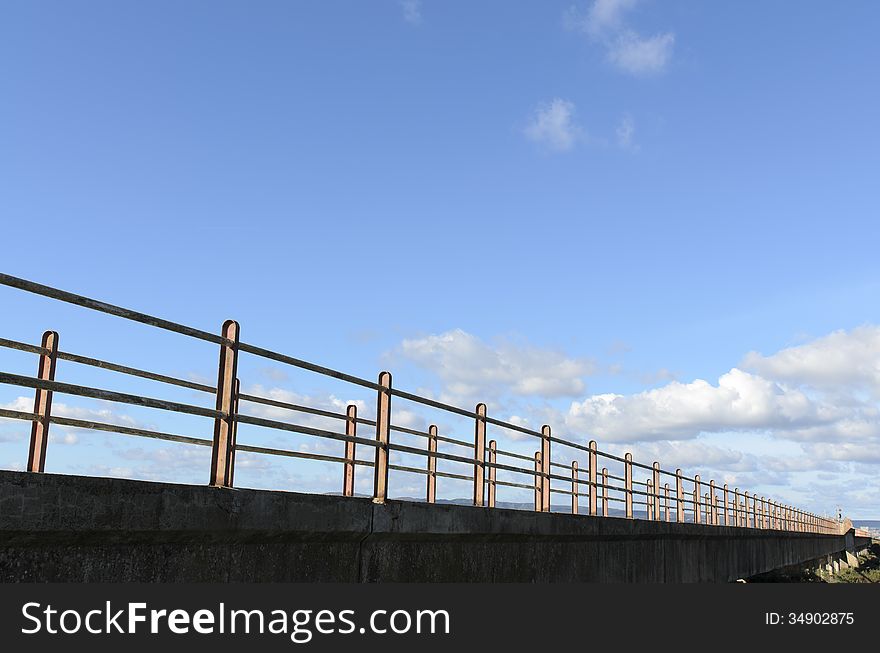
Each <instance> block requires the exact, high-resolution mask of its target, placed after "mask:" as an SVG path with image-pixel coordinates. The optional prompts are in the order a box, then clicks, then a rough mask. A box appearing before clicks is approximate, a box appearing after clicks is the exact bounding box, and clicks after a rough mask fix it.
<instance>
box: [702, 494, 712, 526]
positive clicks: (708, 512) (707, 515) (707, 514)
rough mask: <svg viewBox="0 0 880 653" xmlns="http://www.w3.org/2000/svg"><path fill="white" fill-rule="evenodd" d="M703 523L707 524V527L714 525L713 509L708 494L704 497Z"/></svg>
mask: <svg viewBox="0 0 880 653" xmlns="http://www.w3.org/2000/svg"><path fill="white" fill-rule="evenodd" d="M703 521H704V522H706V526H711V525H712V508H711V507H710V506H709V493H708V492H706V494H705V496H704V497H703Z"/></svg>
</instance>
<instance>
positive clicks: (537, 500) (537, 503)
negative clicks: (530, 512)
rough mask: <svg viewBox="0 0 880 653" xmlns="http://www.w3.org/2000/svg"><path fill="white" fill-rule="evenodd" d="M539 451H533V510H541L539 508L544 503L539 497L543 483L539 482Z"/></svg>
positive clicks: (540, 467)
mask: <svg viewBox="0 0 880 653" xmlns="http://www.w3.org/2000/svg"><path fill="white" fill-rule="evenodd" d="M541 469H542V466H541V452H540V451H536V452H535V512H541V508H542V507H543V505H544V502H543V500H542V499H541V488H542V487H543V484H542V483H541Z"/></svg>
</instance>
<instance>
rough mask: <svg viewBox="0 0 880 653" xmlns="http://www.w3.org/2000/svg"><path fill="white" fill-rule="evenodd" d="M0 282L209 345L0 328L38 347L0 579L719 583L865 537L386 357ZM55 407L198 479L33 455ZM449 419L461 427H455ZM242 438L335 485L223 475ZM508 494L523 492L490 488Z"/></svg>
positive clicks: (69, 423) (841, 559) (2, 375)
mask: <svg viewBox="0 0 880 653" xmlns="http://www.w3.org/2000/svg"><path fill="white" fill-rule="evenodd" d="M0 284H2V285H4V286H8V287H10V288H14V289H17V290H19V291H22V292H25V293H30V294H35V295H39V296H42V297H44V298H47V299H51V300H53V301H54V302H56V303H57V302H61V303H66V304H72V305H74V306H77V307H80V308H82V309H86V310H88V311H91V312H93V313H103V314H106V315H110V316H115V317H117V318H122V319H123V320H124V321H125V322H126V323H140V324H142V325H146V326H148V327H150V328H151V329H153V330H158V331H163V332H171V333H173V334H176V335H177V336H183V337H185V338H186V339H190V340H195V341H199V342H201V343H207V344H208V345H210V346H211V347H212V348H214V357H215V360H217V359H219V362H218V363H217V364H216V370H217V382H216V384H214V385H209V384H207V383H203V382H197V381H193V380H189V379H183V378H179V377H177V376H172V375H169V374H166V373H160V372H156V371H151V370H146V369H142V368H139V367H133V366H130V365H125V364H121V363H118V362H111V361H107V360H103V359H100V358H94V357H91V356H88V355H85V354H83V353H74V352H70V351H66V350H64V349H62V348H61V347H60V340H61V336H60V334H59V333H58V332H56V331H51V330H50V331H46V332H45V333H43V335H42V338H41V340H40V342H39V344H36V343H28V342H23V341H20V340H11V339H5V338H0V348H4V349H6V350H17V351H19V352H23V353H25V354H31V355H34V356H35V357H36V366H35V367H36V374H35V375H34V376H30V375H24V374H15V373H12V372H7V371H0V383H2V384H6V385H11V386H14V387H18V388H23V389H26V390H27V391H28V392H32V393H33V396H34V408H33V411H31V412H27V411H23V410H13V409H11V408H2V409H0V417H3V418H7V419H10V420H17V421H19V422H22V423H30V439H29V448H28V460H27V466H26V470H25V471H23V472H17V471H2V472H0V533H2V537H3V542H4V546H3V547H2V551H0V581H15V580H37V581H38V580H65V581H69V580H73V581H76V580H197V581H214V580H239V581H296V580H298V581H302V580H327V581H477V580H481V581H643V582H644V581H654V582H672V581H716V582H717V581H733V580H737V579H741V578H749V577H752V576H755V575H757V574H762V573H765V572H768V571H772V570H775V569H780V568H784V567H792V566H807V565H810V566H823V567H824V566H829V567H832V568H833V567H835V566H837V567H839V566H840V565H841V564H844V565H845V564H851V563H854V562H855V559H854V554H855V553H856V552H857V551H859V550H860V549H862V548H864V547H865V546H867V545H868V544H869V543H870V538H869V537H868V534H867V533H866V532H865V531H861V530H859V529H854V528H852V524H851V523H850V522H849V521H848V520H844V521H842V522H839V521H838V520H836V519H829V518H827V517H823V516H820V515H817V514H814V513H812V512H810V511H808V510H805V509H802V508H799V507H796V506H792V505H788V504H786V503H783V502H780V501H778V500H776V499H774V498H772V497H766V496H758V495H757V494H756V493H754V492H749V491H748V490H746V489H740V488H738V487H734V488H729V487H728V486H727V484H719V483H716V482H715V481H714V479H709V480H708V481H706V480H704V479H702V478H701V477H700V476H699V475H694V476H688V475H687V474H685V473H684V472H683V470H681V469H674V470H672V469H666V468H664V467H663V466H662V465H661V463H660V462H659V461H652V462H651V463H647V462H639V461H635V460H633V456H632V455H631V454H630V453H623V454H622V455H618V454H616V453H611V452H608V451H602V450H600V449H599V447H598V444H597V442H596V441H594V440H590V441H577V440H576V439H572V438H571V437H569V438H565V437H560V436H559V435H557V434H554V432H553V430H552V428H551V425H545V426H543V427H542V428H541V429H540V430H534V429H531V428H528V427H525V426H523V425H521V424H516V423H513V422H511V421H505V420H502V419H498V418H496V417H494V416H492V415H490V414H489V413H488V410H487V406H486V404H484V403H479V404H477V405H476V406H475V407H474V408H473V409H466V408H462V407H459V406H453V405H450V404H447V403H444V402H441V401H438V400H437V399H435V398H431V397H428V396H424V394H418V393H413V392H408V391H405V390H402V389H400V388H397V387H395V386H394V385H393V384H392V377H391V374H390V373H389V372H381V373H380V374H379V375H378V378H377V380H376V381H372V380H368V379H365V378H360V377H357V376H354V375H351V374H347V373H345V372H341V371H338V370H335V369H332V368H329V367H325V366H322V365H318V364H315V363H311V362H308V361H305V360H301V359H299V358H295V357H293V356H290V355H288V354H285V353H280V352H277V351H274V350H271V349H266V348H263V347H260V346H256V345H253V344H250V343H247V342H245V341H244V340H242V338H241V327H240V325H239V324H238V323H237V322H235V321H233V320H227V321H226V322H224V323H223V325H222V327H221V329H220V331H219V333H211V332H208V331H204V330H201V329H197V328H194V327H190V326H186V325H183V324H179V323H176V322H171V321H169V320H166V319H163V318H159V317H155V316H151V315H148V314H145V313H141V312H137V311H134V310H130V309H126V308H122V307H119V306H116V305H113V304H108V303H105V302H101V301H98V300H94V299H91V298H88V297H84V296H81V295H76V294H74V293H70V292H67V291H63V290H59V289H57V288H52V287H49V286H45V285H41V284H37V283H34V282H31V281H27V280H24V279H20V278H17V277H13V276H10V275H6V274H0ZM245 357H249V358H250V359H251V360H252V362H253V361H254V360H256V361H271V362H272V363H273V364H280V365H283V366H286V367H289V368H293V369H295V370H297V371H298V372H301V373H305V374H309V375H314V376H317V377H323V378H327V379H331V380H333V382H335V383H341V384H344V385H345V386H346V387H351V388H355V389H357V391H359V392H362V393H366V396H367V397H368V398H370V397H371V398H372V402H373V405H375V407H376V408H375V411H374V412H372V413H371V414H369V416H367V415H364V414H359V408H358V406H359V405H360V406H361V412H362V413H363V412H365V411H364V407H365V406H367V405H368V404H367V403H366V402H360V403H350V404H348V405H347V406H346V407H345V410H328V409H327V408H326V407H320V406H316V405H306V404H304V403H303V404H301V403H293V402H291V401H286V400H283V399H279V398H278V397H274V396H266V394H260V393H257V392H255V391H252V392H245V391H243V389H242V388H247V385H244V386H243V385H242V380H241V378H240V376H241V375H240V369H241V367H242V365H241V363H242V360H243V359H244V358H245ZM59 361H64V362H65V363H72V364H73V365H74V366H85V367H90V368H97V369H101V370H103V371H105V372H110V373H113V374H116V375H120V376H124V377H129V378H137V379H140V380H144V381H149V382H151V383H155V384H157V385H156V387H157V388H158V387H160V386H161V387H165V388H174V389H177V390H181V389H182V390H184V391H186V392H187V393H189V394H188V395H187V396H190V397H204V400H203V401H202V402H201V403H199V402H198V401H197V400H193V399H191V400H190V401H187V402H183V401H176V400H171V399H164V398H158V397H155V396H152V395H150V396H148V395H143V394H134V393H128V392H120V391H118V390H111V389H107V388H98V387H94V386H92V385H83V384H76V383H69V382H64V381H62V380H59V378H56V377H57V376H58V375H57V374H56V370H57V367H58V362H59ZM245 381H247V379H245ZM56 395H66V396H71V397H80V398H86V399H93V400H101V401H104V402H111V403H112V404H119V405H128V406H135V407H138V408H141V409H149V410H150V411H156V412H157V413H160V414H162V415H173V414H176V415H182V416H187V417H191V418H200V419H201V420H203V422H204V421H207V422H210V424H211V427H213V434H212V437H207V432H208V431H209V429H210V427H209V426H207V425H206V426H205V427H204V431H205V433H206V435H203V436H199V435H198V433H193V432H187V433H174V432H169V431H165V430H160V429H157V428H145V427H143V425H132V424H128V423H124V422H119V421H111V420H108V421H96V420H94V419H83V418H82V417H74V416H71V415H69V414H68V415H61V414H57V411H56V412H55V413H53V409H52V404H53V397H55V396H56ZM392 400H393V402H394V405H395V411H396V412H393V411H392ZM399 405H403V408H400V407H399ZM259 409H263V415H260V414H256V413H258V412H260V411H259ZM267 409H271V411H272V412H271V417H269V416H266V414H267V413H266V410H267ZM414 410H421V411H424V412H425V413H426V414H428V413H430V414H431V415H433V416H434V417H435V419H434V420H433V421H432V423H431V424H430V425H428V426H426V427H424V428H418V427H416V426H413V424H412V423H410V424H407V423H404V422H405V421H406V420H402V419H398V418H400V417H404V418H406V419H408V420H409V421H410V422H411V421H412V420H411V419H409V418H410V417H411V416H412V415H413V414H414ZM279 413H280V414H282V415H283V416H285V417H288V416H290V419H278V418H276V417H277V416H278V414H279ZM420 414H421V413H420ZM297 416H298V417H297ZM52 425H58V426H60V427H65V428H72V429H82V430H84V431H86V432H96V431H97V432H108V433H114V434H120V435H124V436H130V437H134V438H145V439H152V440H158V441H164V442H171V443H177V444H181V445H190V446H195V447H203V448H205V449H210V451H211V458H210V466H208V467H207V469H205V476H206V477H207V480H208V483H207V485H193V484H175V483H168V482H155V481H135V480H126V479H118V478H97V477H89V476H81V475H71V474H53V473H47V469H46V461H47V453H48V451H49V448H50V447H49V445H50V439H49V434H50V428H51V426H52ZM245 427H247V428H250V429H254V430H263V431H265V430H269V431H271V432H274V433H279V432H280V433H283V434H286V435H287V436H290V437H291V438H297V440H296V441H297V442H302V441H303V440H305V441H307V442H310V443H311V442H321V443H324V444H327V443H336V444H335V445H333V446H336V447H338V451H337V452H336V453H332V452H330V451H328V450H327V449H326V447H321V448H316V447H314V446H311V447H307V446H300V447H298V448H297V447H294V446H288V447H280V446H271V447H270V446H262V445H258V444H251V443H248V442H246V441H244V439H242V441H241V442H240V441H239V435H240V432H243V428H245ZM465 429H466V430H467V432H468V433H472V434H473V437H471V438H469V439H463V438H462V436H461V435H460V432H461V431H463V430H465ZM493 435H494V436H495V437H492V436H493ZM501 436H508V439H509V440H510V441H511V442H521V441H523V440H524V439H527V440H531V441H532V442H534V449H535V450H534V452H533V453H532V452H527V453H524V452H523V451H522V450H521V447H520V448H519V449H520V450H515V449H517V447H514V446H507V447H506V448H502V447H499V446H498V440H499V439H500V438H501ZM509 436H515V439H511V438H510V437H509ZM55 448H56V449H57V448H58V447H55ZM365 452H366V454H365ZM244 454H247V455H252V456H253V455H256V456H273V457H280V458H282V459H296V460H303V461H312V462H316V463H322V464H331V465H334V466H335V469H336V470H337V472H336V473H337V474H338V484H339V485H338V487H339V489H340V490H341V492H339V493H338V494H334V495H330V494H327V493H326V492H324V493H319V492H314V491H313V492H312V493H308V492H291V491H285V492H278V491H273V488H263V489H248V488H241V487H237V486H236V483H235V474H236V458H237V457H238V456H240V455H244ZM53 455H56V454H55V453H54V452H53ZM419 461H420V462H419ZM364 468H369V469H371V471H372V474H371V476H372V479H371V483H368V484H367V486H368V487H369V492H368V493H366V494H367V496H364V493H363V492H361V493H360V494H361V496H358V493H356V487H363V486H364V483H363V479H361V478H360V474H358V473H357V472H358V471H359V470H363V469H364ZM50 471H51V470H50ZM637 474H638V475H641V476H642V478H643V479H644V480H639V479H636V478H635V476H636V475H637ZM404 478H405V479H407V480H406V482H405V484H404V483H403V482H401V487H406V488H411V487H412V480H411V479H413V478H417V479H421V480H420V484H421V487H422V492H423V497H424V498H423V499H422V500H418V501H416V500H413V498H412V497H410V496H400V495H399V493H398V494H395V492H396V490H395V484H394V481H395V480H399V479H404ZM356 480H357V481H359V482H360V486H358V484H356ZM439 483H451V484H455V487H458V488H460V487H462V484H464V486H466V487H468V489H469V492H468V494H469V495H470V496H469V497H468V500H467V503H468V504H469V505H458V504H456V503H450V502H448V501H443V500H441V499H438V484H439ZM302 489H303V490H310V489H312V488H308V487H305V488H302ZM524 492H525V493H528V495H529V496H530V497H531V501H529V504H528V505H527V506H525V507H526V508H527V509H512V507H511V505H510V503H511V502H509V501H506V502H505V501H503V500H502V499H504V497H505V493H510V496H511V497H512V496H522V495H523V493H524ZM516 507H517V508H523V506H522V505H519V506H516Z"/></svg>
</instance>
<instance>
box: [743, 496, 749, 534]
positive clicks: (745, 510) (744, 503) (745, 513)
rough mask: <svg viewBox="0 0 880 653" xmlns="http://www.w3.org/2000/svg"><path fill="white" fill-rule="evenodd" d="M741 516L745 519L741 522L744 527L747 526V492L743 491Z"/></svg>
mask: <svg viewBox="0 0 880 653" xmlns="http://www.w3.org/2000/svg"><path fill="white" fill-rule="evenodd" d="M743 508H744V509H743V518H744V519H745V524H743V525H744V526H745V527H746V528H748V527H749V493H748V492H743Z"/></svg>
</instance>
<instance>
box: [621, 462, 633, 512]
mask: <svg viewBox="0 0 880 653" xmlns="http://www.w3.org/2000/svg"><path fill="white" fill-rule="evenodd" d="M623 459H624V463H623V484H624V493H625V496H624V500H625V502H626V518H627V519H632V518H633V455H632V454H631V453H627V454H626V455H625V456H624V457H623Z"/></svg>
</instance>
